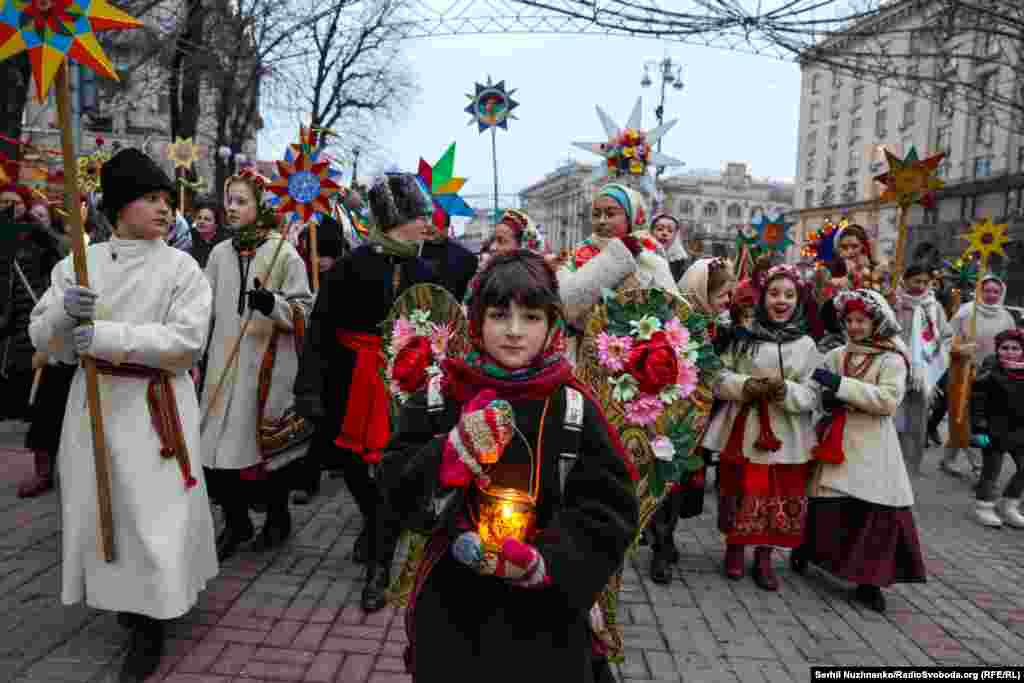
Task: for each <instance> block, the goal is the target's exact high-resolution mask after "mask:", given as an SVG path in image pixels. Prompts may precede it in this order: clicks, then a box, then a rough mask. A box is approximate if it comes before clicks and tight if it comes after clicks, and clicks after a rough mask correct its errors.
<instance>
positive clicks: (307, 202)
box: [267, 127, 341, 222]
mask: <svg viewBox="0 0 1024 683" xmlns="http://www.w3.org/2000/svg"><path fill="white" fill-rule="evenodd" d="M299 136H300V143H299V144H298V145H290V146H289V148H288V149H287V150H286V151H285V155H284V161H278V162H277V171H278V177H277V178H275V179H274V180H273V182H271V183H270V184H268V185H267V191H268V192H270V193H272V194H273V195H276V196H274V197H271V204H272V205H273V206H274V207H275V208H276V209H277V212H278V213H279V214H280V215H281V216H285V217H288V216H293V217H295V218H297V219H299V220H301V221H303V222H305V221H308V220H310V219H311V218H320V216H321V214H329V213H330V211H331V197H333V196H334V195H336V194H338V193H339V192H341V185H340V184H338V182H337V180H336V179H337V178H339V177H340V175H341V174H340V173H339V172H338V171H335V170H334V169H332V168H331V164H330V162H328V161H320V152H321V151H322V149H321V148H319V147H317V148H316V149H312V150H311V151H310V153H308V154H307V153H306V152H304V151H303V149H304V147H305V146H307V145H308V144H309V143H310V142H312V140H311V138H310V133H309V130H308V129H307V128H304V127H303V128H300V131H299Z"/></svg>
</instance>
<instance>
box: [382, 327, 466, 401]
mask: <svg viewBox="0 0 1024 683" xmlns="http://www.w3.org/2000/svg"><path fill="white" fill-rule="evenodd" d="M453 331H454V325H453V324H452V323H447V324H441V323H437V322H434V321H432V320H431V319H430V311H428V310H426V309H423V308H417V309H414V310H413V311H412V312H411V313H410V314H409V315H408V316H400V317H398V318H396V319H395V321H394V323H393V325H392V328H391V342H390V345H389V348H388V351H389V353H388V365H387V376H388V378H389V379H390V383H391V386H390V389H391V394H392V396H395V397H396V398H397V399H398V401H399V402H400V403H405V402H406V401H408V400H409V397H410V396H411V395H412V394H414V393H416V392H417V391H420V390H421V389H423V388H424V387H425V386H426V385H427V381H428V380H429V379H430V377H432V376H434V375H440V374H441V363H443V362H444V360H445V358H447V357H448V342H449V341H450V340H451V338H452V333H453Z"/></svg>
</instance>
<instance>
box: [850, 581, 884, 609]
mask: <svg viewBox="0 0 1024 683" xmlns="http://www.w3.org/2000/svg"><path fill="white" fill-rule="evenodd" d="M854 598H855V599H856V600H857V602H859V603H861V604H862V605H864V606H866V607H867V608H868V609H872V610H874V611H876V612H878V613H882V612H885V596H884V595H882V589H881V588H879V587H878V586H869V585H867V584H861V585H859V586H857V590H856V592H855V593H854Z"/></svg>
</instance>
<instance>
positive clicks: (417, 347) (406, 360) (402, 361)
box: [391, 337, 433, 394]
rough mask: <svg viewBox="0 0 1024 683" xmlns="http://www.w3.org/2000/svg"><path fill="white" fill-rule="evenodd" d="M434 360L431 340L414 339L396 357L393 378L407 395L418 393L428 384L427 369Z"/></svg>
mask: <svg viewBox="0 0 1024 683" xmlns="http://www.w3.org/2000/svg"><path fill="white" fill-rule="evenodd" d="M432 360H433V356H432V354H431V352H430V340H429V339H427V338H426V337H413V338H412V339H411V340H410V341H409V343H408V344H406V345H405V346H404V347H402V350H401V351H399V352H398V355H397V356H395V365H394V367H393V368H392V370H391V378H392V379H394V380H395V381H396V382H398V386H399V388H400V389H401V390H402V391H404V392H406V393H407V394H411V393H413V392H415V391H418V390H419V389H421V388H422V387H423V386H424V385H425V384H426V383H427V368H428V367H430V363H431V361H432Z"/></svg>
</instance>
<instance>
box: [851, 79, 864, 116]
mask: <svg viewBox="0 0 1024 683" xmlns="http://www.w3.org/2000/svg"><path fill="white" fill-rule="evenodd" d="M863 104H864V86H863V85H858V86H857V87H856V88H854V89H853V109H854V111H856V110H857V109H860V107H861V105H863Z"/></svg>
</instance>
